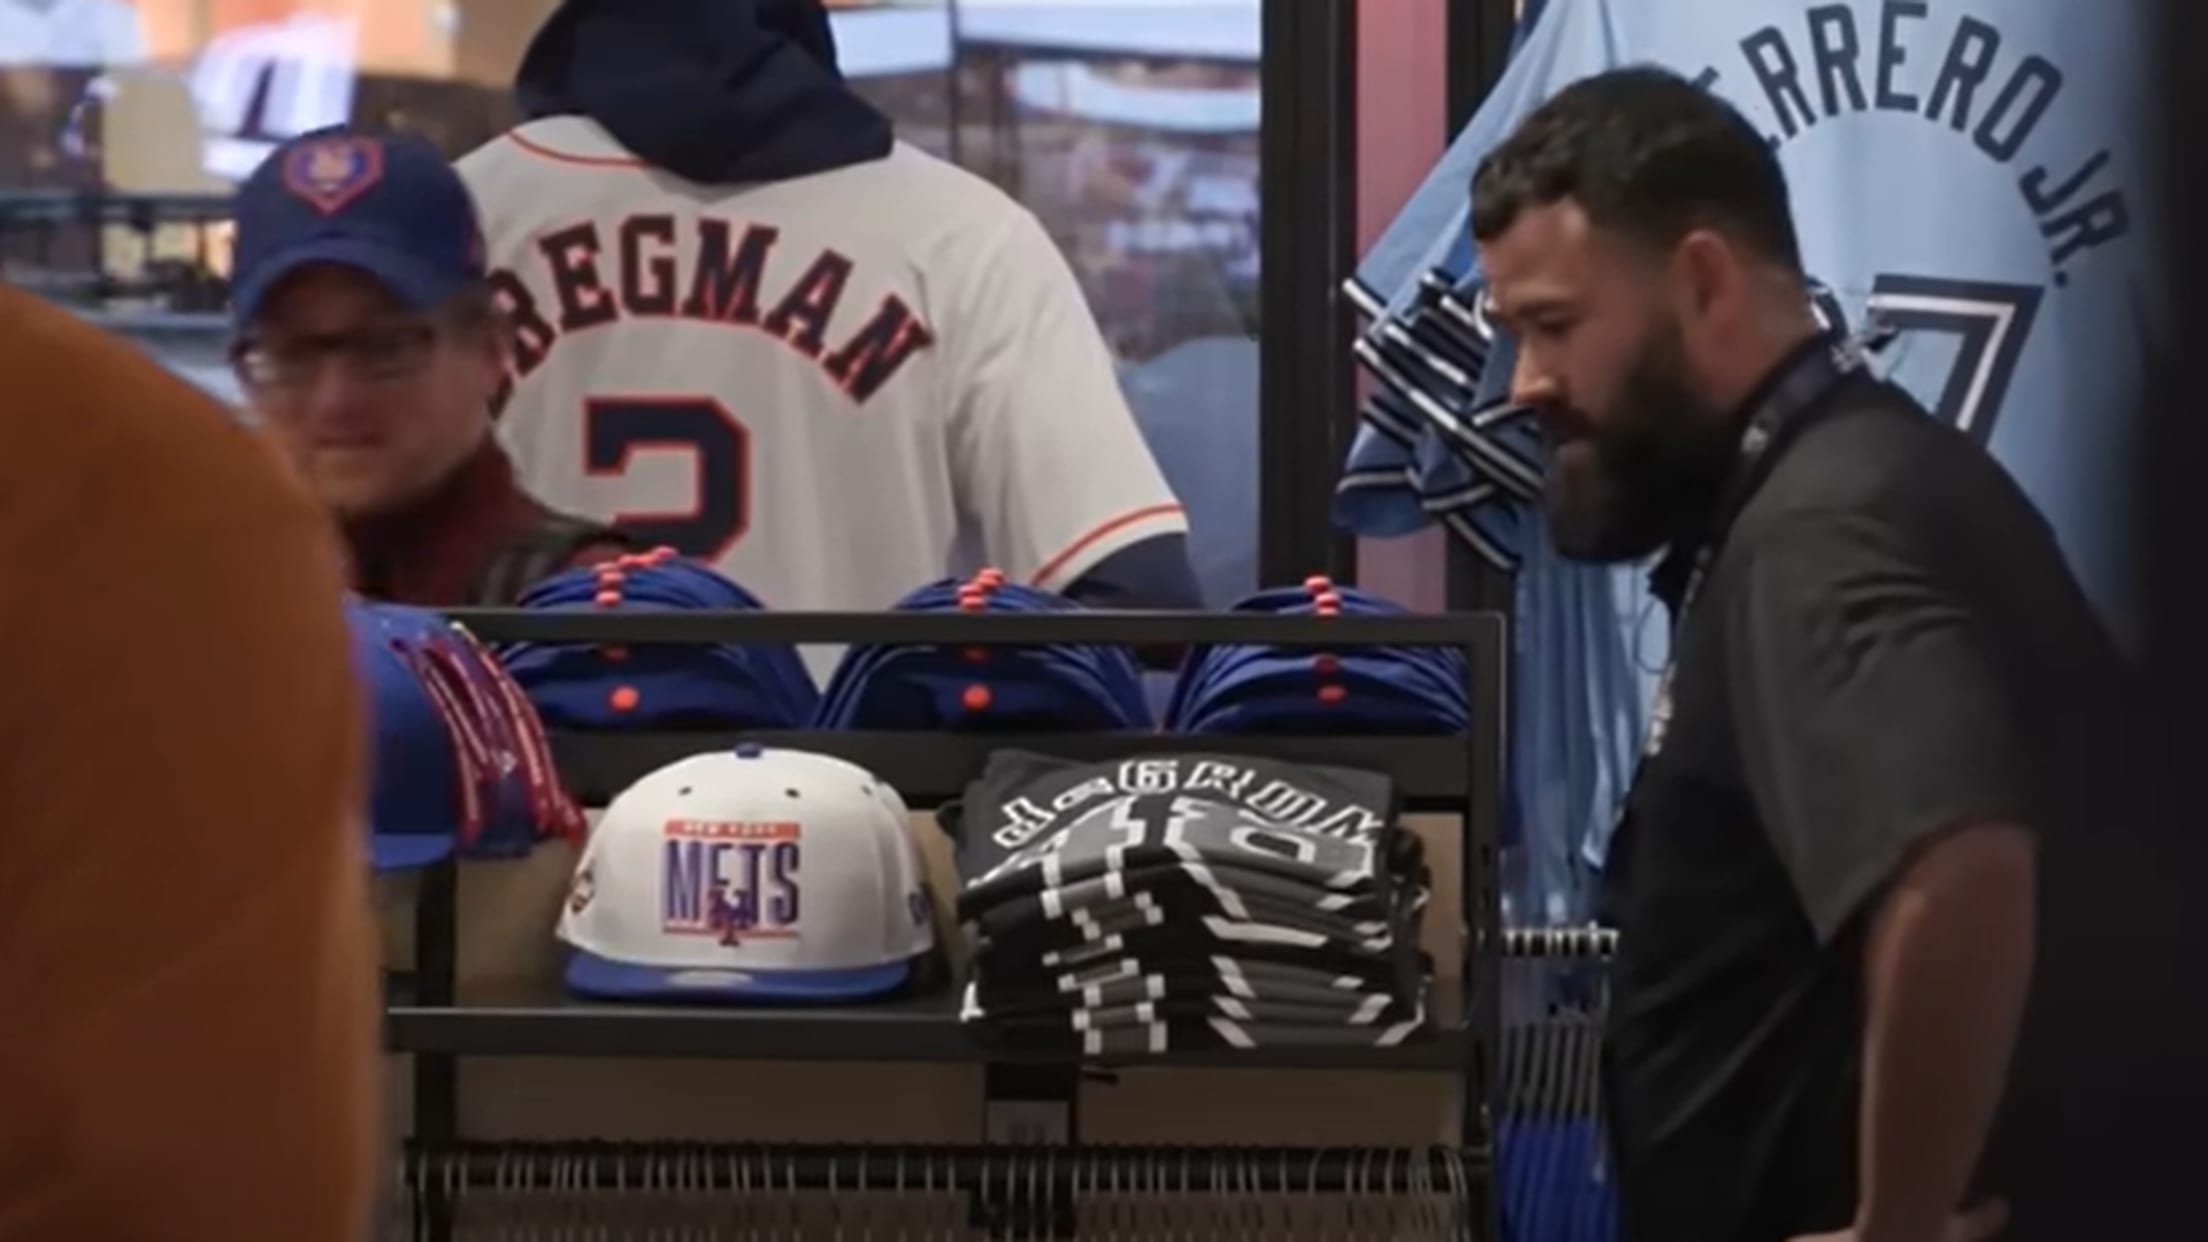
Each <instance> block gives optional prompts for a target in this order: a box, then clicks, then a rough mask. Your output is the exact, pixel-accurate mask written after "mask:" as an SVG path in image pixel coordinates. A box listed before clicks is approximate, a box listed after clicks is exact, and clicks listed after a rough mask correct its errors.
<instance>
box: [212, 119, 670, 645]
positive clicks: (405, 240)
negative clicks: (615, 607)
mask: <svg viewBox="0 0 2208 1242" xmlns="http://www.w3.org/2000/svg"><path fill="white" fill-rule="evenodd" d="M233 286H234V287H233V312H234V314H235V316H236V331H237V336H236V340H235V343H234V344H233V346H232V352H231V358H232V362H233V364H234V365H235V367H236V368H237V374H238V381H239V383H240V384H241V385H242V386H243V388H244V390H245V394H246V400H247V404H248V406H249V407H250V409H251V411H252V413H253V415H254V416H255V417H256V418H257V419H258V420H259V421H260V422H261V423H262V425H263V426H264V427H266V428H267V430H268V431H269V432H270V433H271V434H272V435H273V436H274V437H275V439H276V440H277V442H278V443H279V444H281V445H282V446H283V447H284V449H285V450H286V452H288V453H289V455H290V456H291V458H292V460H293V462H294V463H295V464H296V465H297V466H298V468H299V470H300V471H301V473H302V474H303V475H304V476H305V478H306V480H307V482H308V484H309V485H310V486H311V487H312V488H313V489H314V491H315V493H316V494H317V495H319V496H320V497H321V499H322V501H323V503H324V504H325V505H327V506H328V508H329V509H330V510H331V512H332V513H333V515H334V516H335V517H336V518H337V520H338V523H339V526H340V528H341V529H342V531H343V533H344V536H345V543H346V547H347V550H348V552H349V553H350V560H351V566H350V568H351V577H352V585H353V588H354V589H355V590H357V591H359V592H360V593H362V594H363V595H367V596H369V597H371V598H375V599H385V600H394V601H397V602H400V603H407V604H418V605H423V606H429V607H445V606H453V605H465V604H485V605H490V604H504V603H511V602H512V601H513V600H514V599H516V598H518V597H519V595H520V594H521V593H522V591H524V590H526V589H527V588H528V587H529V585H531V584H532V583H533V582H535V581H536V580H538V579H540V578H542V577H544V576H546V575H547V574H550V573H552V572H554V571H557V570H559V569H562V568H565V567H567V566H568V565H571V564H574V563H576V562H577V561H580V560H588V559H596V558H597V557H598V556H601V555H608V554H611V553H612V552H614V551H617V550H619V549H621V548H623V547H625V546H626V541H625V540H624V539H623V538H622V537H621V536H620V535H619V533H618V532H616V531H614V530H612V529H610V528H608V527H605V526H601V525H597V524H595V523H591V522H586V521H584V520H582V519H580V518H574V517H569V516H567V515H565V514H560V513H555V512H553V511H552V510H550V509H548V508H547V507H546V506H544V505H543V504H542V503H540V502H539V501H537V500H536V499H535V498H533V497H531V496H530V495H528V493H526V492H525V491H523V490H522V488H521V486H520V484H519V483H518V482H517V481H516V479H515V477H514V472H513V468H512V466H511V465H510V464H509V463H508V461H507V459H506V455H505V453H504V452H503V451H502V450H501V449H500V448H499V446H498V443H497V440H496V438H495V437H494V436H493V435H492V434H491V420H492V416H493V415H492V410H493V407H494V404H495V401H496V399H497V397H498V396H499V390H500V386H501V385H502V384H503V383H504V382H505V375H506V359H507V350H508V338H507V335H506V327H505V322H504V319H503V317H502V315H501V314H500V312H499V311H498V308H497V306H496V304H495V303H494V302H493V300H492V296H491V290H490V286H489V284H488V283H487V282H486V280H485V272H484V266H483V245H482V239H481V233H480V231H479V229H478V227H477V224H476V214H475V207H474V203H473V201H472V200H471V199H470V198H469V195H468V191H467V187H466V186H465V185H463V184H462V183H461V181H460V179H459V177H458V176H457V175H455V174H454V173H453V171H452V169H451V167H450V166H449V165H448V164H446V162H445V160H444V157H443V156H442V155H440V154H439V153H438V151H437V149H436V148H435V147H433V146H431V145H430V144H429V143H427V142H426V141H423V140H421V139H418V138H413V137H408V136H404V135H374V134H365V133H359V132H355V131H349V130H342V129H331V130H320V131H317V132H314V133H311V134H306V135H303V136H301V137H299V138H296V139H293V140H292V141H290V142H287V143H285V144H284V145H282V146H280V147H278V148H277V149H276V150H275V151H274V152H272V153H271V154H270V155H269V157H268V159H267V160H265V161H264V162H263V163H262V164H261V166H260V167H259V168H258V169H256V170H255V171H254V172H253V174H252V176H250V177H249V178H247V180H246V182H245V184H244V185H243V186H241V187H240V188H239V191H238V200H237V249H236V260H235V263H234V271H233Z"/></svg>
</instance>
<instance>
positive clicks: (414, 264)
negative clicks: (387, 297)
mask: <svg viewBox="0 0 2208 1242" xmlns="http://www.w3.org/2000/svg"><path fill="white" fill-rule="evenodd" d="M316 263H335V264H339V265H341V266H344V267H350V268H354V269H356V270H358V271H359V272H361V273H363V274H364V275H366V276H367V277H368V278H369V279H370V280H373V281H375V282H376V283H377V284H379V285H382V286H383V287H384V288H385V289H386V290H388V291H389V292H390V294H391V296H392V297H394V298H397V299H398V300H399V302H400V304H401V305H403V306H405V307H406V308H407V309H408V310H413V311H426V310H429V309H431V308H432V307H435V306H437V305H439V304H441V303H442V302H444V300H445V299H446V298H449V297H451V296H452V295H453V294H455V293H458V292H459V291H460V290H461V288H462V287H464V286H465V285H466V284H467V278H466V277H460V276H454V275H452V274H451V273H448V272H440V271H438V270H437V269H436V268H434V267H432V266H430V265H429V264H427V263H424V262H422V261H421V260H420V259H418V258H416V257H415V256H413V255H411V254H408V253H407V252H406V251H404V250H402V249H400V248H398V247H397V246H393V245H391V244H389V243H387V242H382V241H376V240H373V239H371V238H366V237H343V236H338V237H316V238H310V239H309V240H307V241H304V242H301V243H299V244H298V245H296V246H293V247H291V248H290V249H288V250H284V251H282V252H280V253H277V254H275V255H271V256H270V257H269V258H267V259H264V260H262V262H261V263H260V264H259V265H258V266H256V267H255V268H254V270H253V273H252V275H250V276H248V277H246V278H245V279H243V280H241V281H239V282H238V284H237V286H236V288H234V289H233V290H232V291H231V307H232V313H233V314H235V315H236V317H237V319H238V322H240V323H245V322H248V321H250V320H252V319H253V318H255V317H256V316H258V315H259V314H260V312H261V303H262V302H263V301H265V300H267V298H268V295H269V293H270V292H271V291H273V290H274V289H275V288H276V286H277V285H279V284H281V283H283V280H284V278H285V277H286V276H289V275H291V274H292V273H293V272H296V271H298V270H299V269H300V268H303V267H307V266H310V265H312V264H316Z"/></svg>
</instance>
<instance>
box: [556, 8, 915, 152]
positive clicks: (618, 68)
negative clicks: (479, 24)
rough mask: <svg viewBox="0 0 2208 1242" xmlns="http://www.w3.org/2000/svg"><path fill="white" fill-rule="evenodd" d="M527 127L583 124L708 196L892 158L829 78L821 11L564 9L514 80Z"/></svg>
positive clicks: (869, 113) (831, 68)
mask: <svg viewBox="0 0 2208 1242" xmlns="http://www.w3.org/2000/svg"><path fill="white" fill-rule="evenodd" d="M514 95H515V99H516V101H517V102H518V103H519V104H520V106H521V111H522V114H523V115H524V116H526V117H527V118H529V119H530V120H536V119H538V118H541V117H548V116H587V117H589V118H591V119H592V120H595V121H597V122H598V123H599V124H600V125H603V126H605V128H606V132H607V133H609V134H611V135H613V138H614V140H615V141H616V142H619V143H620V144H621V145H622V146H623V147H626V148H627V149H628V150H629V151H630V152H631V153H633V154H635V155H636V156H638V157H639V158H641V159H643V160H644V161H645V162H646V163H649V164H652V165H654V166H656V167H659V168H664V169H666V170H667V171H668V172H671V173H674V174H675V175H677V176H679V177H682V178H683V179H685V180H687V181H695V182H699V183H702V184H707V185H718V184H728V183H734V182H747V181H780V180H786V179H788V178H791V177H802V176H806V175H808V174H811V173H818V172H826V171H828V170H829V169H832V168H841V167H844V166H845V165H848V164H860V163H865V162H866V161H868V160H877V159H880V158H882V157H883V156H886V155H888V154H889V151H890V144H891V141H892V139H893V137H894V133H893V131H892V129H891V126H890V123H889V118H888V117H886V116H883V115H882V114H881V113H880V112H879V111H877V110H876V109H875V108H874V106H873V105H871V104H869V103H867V102H866V101H865V100H863V99H861V98H859V97H858V95H856V94H855V93H853V92H852V90H851V88H850V87H849V86H848V85H846V84H845V83H844V80H843V74H842V73H841V72H840V71H839V70H838V69H837V68H836V42H835V34H834V32H833V31H832V29H831V28H830V26H829V23H828V13H827V10H825V9H824V8H822V7H821V5H820V2H819V0H563V2H562V3H561V5H560V7H559V8H558V9H557V10H555V11H554V12H553V14H552V16H551V17H550V18H548V19H547V20H546V21H545V24H544V28H543V29H541V30H539V31H538V32H537V35H536V38H535V39H533V40H531V41H530V44H529V50H528V52H527V53H526V54H525V55H524V56H523V57H522V61H521V71H520V73H519V74H518V75H517V77H516V79H515V82H514Z"/></svg>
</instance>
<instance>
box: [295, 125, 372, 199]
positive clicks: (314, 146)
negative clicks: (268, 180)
mask: <svg viewBox="0 0 2208 1242" xmlns="http://www.w3.org/2000/svg"><path fill="white" fill-rule="evenodd" d="M381 180H383V147H382V146H381V145H379V144H378V143H376V142H374V141H372V140H370V139H367V138H354V137H333V138H315V139H311V140H309V141H306V142H302V143H300V144H299V145H298V146H296V147H293V148H292V149H291V151H290V152H289V153H288V154H287V155H286V156H285V157H284V188H285V189H287V190H290V191H291V192H292V193H293V194H296V195H298V196H299V197H300V198H302V199H305V200H306V201H307V202H308V203H310V204H312V205H313V207H314V209H315V210H316V211H319V212H321V213H322V214H323V215H326V216H328V215H335V214H337V213H338V212H340V211H342V210H344V208H345V205H346V204H347V203H350V202H352V201H353V200H354V199H356V198H359V197H360V196H361V195H362V194H364V193H366V192H367V191H368V188H369V187H370V186H373V185H374V184H376V183H377V182H378V181H381Z"/></svg>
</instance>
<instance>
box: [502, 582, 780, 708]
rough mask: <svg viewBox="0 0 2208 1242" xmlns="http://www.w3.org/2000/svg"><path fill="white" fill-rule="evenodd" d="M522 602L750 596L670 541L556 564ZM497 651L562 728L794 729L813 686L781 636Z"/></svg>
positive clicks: (570, 606)
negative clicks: (591, 560)
mask: <svg viewBox="0 0 2208 1242" xmlns="http://www.w3.org/2000/svg"><path fill="white" fill-rule="evenodd" d="M520 606H521V607H523V608H541V609H549V610H552V611H584V610H591V609H619V610H625V611H631V612H638V611H659V610H676V609H681V610H697V609H728V610H740V611H757V610H760V609H763V608H764V607H765V605H764V604H762V603H761V602H760V601H759V599H758V597H756V596H754V595H753V594H752V593H751V592H749V591H747V590H745V589H744V588H743V587H742V586H740V585H738V584H737V583H735V582H732V581H730V580H729V579H727V578H725V577H722V576H721V575H720V574H717V573H715V572H714V571H713V570H711V569H709V568H707V567H706V566H704V565H702V564H699V563H697V562H695V561H689V560H685V559H683V558H681V557H678V556H676V555H675V554H674V552H673V550H672V549H654V550H653V551H652V552H650V553H645V554H632V555H627V556H622V557H618V558H616V559H613V560H608V561H603V562H601V563H599V564H596V565H585V566H577V567H575V568H572V569H568V570H565V571H562V572H561V573H558V574H555V575H553V576H552V577H549V578H546V579H545V580H544V581H542V582H540V583H538V584H537V585H536V586H534V587H531V588H530V589H529V591H528V593H527V594H525V595H523V596H522V597H521V600H520ZM499 657H500V659H501V660H502V661H503V662H504V665H505V668H506V671H507V673H508V674H509V675H511V676H512V678H513V679H514V681H515V683H516V684H518V685H519V686H520V687H521V688H522V690H523V692H524V693H526V694H527V695H528V696H529V700H530V702H531V703H532V704H534V705H535V707H536V710H537V712H538V714H539V716H540V718H541V719H542V720H543V721H544V722H545V723H546V724H548V725H551V726H553V727H555V728H567V729H655V728H657V729H684V728H725V729H794V728H797V727H799V726H801V725H803V724H804V723H805V722H806V721H807V720H809V719H810V718H811V717H812V714H813V710H814V707H815V705H816V702H817V700H818V699H819V697H820V692H819V690H818V689H817V688H815V687H814V685H813V681H812V678H811V676H810V675H808V674H807V673H806V671H805V665H804V662H803V661H802V660H801V659H800V658H799V656H798V653H797V649H796V648H795V647H793V646H790V645H789V644H787V643H742V644H737V643H709V644H695V645H693V644H674V643H640V644H637V645H635V646H633V647H621V646H616V645H608V644H597V643H511V644H507V645H506V646H504V647H502V648H501V649H500V651H499Z"/></svg>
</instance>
